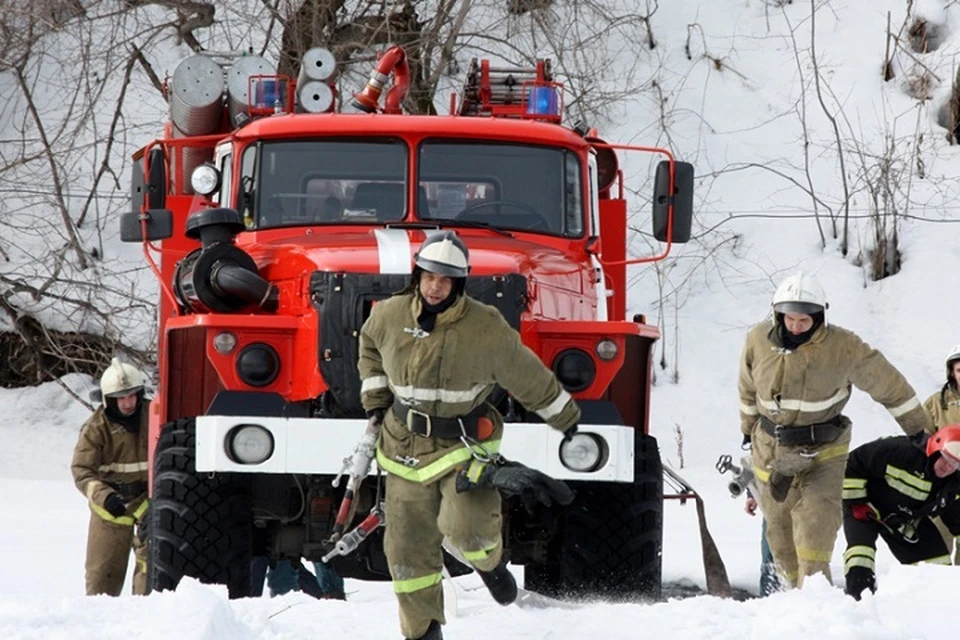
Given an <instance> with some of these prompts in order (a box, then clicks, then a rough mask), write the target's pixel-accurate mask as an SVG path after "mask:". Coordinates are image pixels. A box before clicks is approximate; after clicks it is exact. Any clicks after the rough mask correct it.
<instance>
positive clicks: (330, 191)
mask: <svg viewBox="0 0 960 640" xmlns="http://www.w3.org/2000/svg"><path fill="white" fill-rule="evenodd" d="M242 171H243V180H242V183H243V184H242V188H243V189H249V188H250V185H257V186H256V189H255V193H253V194H251V193H247V194H246V195H245V197H244V201H245V202H250V201H253V202H255V203H256V215H255V216H254V219H255V220H256V223H255V226H256V227H257V228H261V229H262V228H272V227H286V226H295V225H314V224H344V223H361V224H377V223H381V222H392V221H398V220H402V219H403V217H404V214H405V208H406V190H407V187H406V184H407V183H406V175H407V146H406V145H405V144H404V143H403V141H402V140H363V141H358V140H350V141H346V140H323V141H318V140H309V141H292V142H265V143H263V144H261V145H259V149H256V150H255V149H254V148H248V149H247V151H246V153H245V154H244V163H243V169H242ZM246 217H248V218H249V216H246Z"/></svg>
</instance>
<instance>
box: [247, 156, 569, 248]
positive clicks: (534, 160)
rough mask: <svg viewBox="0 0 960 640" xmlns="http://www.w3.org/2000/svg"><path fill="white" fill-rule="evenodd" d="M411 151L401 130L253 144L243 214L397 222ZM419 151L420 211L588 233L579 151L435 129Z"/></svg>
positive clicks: (255, 219)
mask: <svg viewBox="0 0 960 640" xmlns="http://www.w3.org/2000/svg"><path fill="white" fill-rule="evenodd" d="M408 155H409V153H408V147H407V145H406V143H404V141H402V140H400V139H364V140H356V139H353V140H345V139H332V140H298V141H277V142H274V141H267V142H263V143H261V144H259V145H256V146H252V147H248V148H247V149H246V150H245V152H244V154H243V162H242V164H241V174H242V175H241V184H240V185H239V188H240V189H241V191H242V194H241V199H240V202H241V208H243V209H244V212H243V213H244V219H245V220H247V221H248V226H250V227H256V228H260V229H264V228H274V227H287V226H298V225H318V224H351V223H355V224H366V225H371V224H383V223H387V222H398V221H400V220H403V219H404V218H405V217H406V214H407V211H406V204H407V193H408V186H407V185H408V181H407V172H408V166H409V162H408ZM417 158H418V178H417V185H418V197H417V200H416V206H415V212H416V215H417V218H419V219H420V220H424V221H436V222H438V223H439V224H443V221H449V222H450V223H451V224H456V223H461V224H464V225H466V224H478V223H479V224H482V225H489V226H491V227H495V228H498V229H505V230H510V231H527V232H533V233H544V234H550V235H557V236H567V237H580V236H582V235H583V228H584V205H583V189H582V186H581V185H582V181H583V177H582V176H583V173H582V171H581V164H580V160H579V159H578V157H577V155H576V154H575V153H573V152H570V151H567V150H565V149H560V148H555V147H539V146H532V145H522V144H503V143H490V142H483V141H476V142H473V141H470V142H464V141H462V140H457V141H452V140H438V139H431V140H426V141H424V142H422V143H421V144H420V146H419V149H418V151H417ZM251 205H253V206H251ZM251 209H252V210H251Z"/></svg>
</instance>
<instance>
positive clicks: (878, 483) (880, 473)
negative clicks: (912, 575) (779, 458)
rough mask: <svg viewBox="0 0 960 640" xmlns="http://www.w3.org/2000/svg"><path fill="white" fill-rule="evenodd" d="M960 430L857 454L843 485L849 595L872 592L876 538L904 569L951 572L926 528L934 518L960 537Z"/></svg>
mask: <svg viewBox="0 0 960 640" xmlns="http://www.w3.org/2000/svg"><path fill="white" fill-rule="evenodd" d="M958 468H960V425H951V426H948V427H944V428H943V429H940V430H939V431H937V432H936V433H935V434H933V435H932V436H930V437H929V439H928V440H927V441H926V444H925V445H923V444H920V443H919V442H918V441H917V440H916V439H913V438H908V437H906V436H899V437H896V438H882V439H880V440H876V441H874V442H868V443H867V444H865V445H862V446H860V447H857V448H856V449H854V450H853V451H851V452H850V456H849V458H848V459H847V470H846V476H845V477H844V479H843V532H844V534H845V535H846V538H847V550H846V551H845V552H844V554H843V570H844V573H845V575H846V592H847V593H848V594H849V595H851V596H853V597H854V598H856V599H857V600H859V599H860V596H861V594H862V593H863V591H865V590H866V589H870V591H876V590H877V584H876V554H877V536H878V535H879V536H880V537H881V538H883V540H884V542H886V543H887V546H888V547H890V551H891V552H892V553H893V555H894V556H895V557H896V558H897V560H899V561H900V562H901V563H903V564H915V563H917V562H930V563H935V564H950V553H949V551H948V549H947V546H946V544H944V541H943V538H942V537H941V536H940V533H939V531H937V528H936V527H935V526H934V524H933V522H932V521H931V518H932V517H935V516H939V517H940V518H941V519H942V520H943V523H944V525H945V526H946V527H947V528H948V529H949V531H950V533H952V534H953V535H954V536H956V535H960V501H958V497H960V496H958V491H960V477H958V474H957V473H956V471H957V469H958Z"/></svg>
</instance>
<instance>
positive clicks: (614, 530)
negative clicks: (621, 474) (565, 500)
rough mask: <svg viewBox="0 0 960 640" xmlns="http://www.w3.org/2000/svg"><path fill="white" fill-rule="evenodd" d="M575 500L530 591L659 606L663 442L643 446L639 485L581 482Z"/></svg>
mask: <svg viewBox="0 0 960 640" xmlns="http://www.w3.org/2000/svg"><path fill="white" fill-rule="evenodd" d="M572 486H573V488H574V489H575V490H576V492H577V497H576V499H575V500H574V502H573V504H571V505H570V506H569V507H568V508H567V512H566V513H565V515H564V518H563V521H562V523H561V525H560V528H559V531H558V533H557V535H556V536H554V538H553V540H551V542H550V544H549V545H548V547H547V562H545V563H544V564H538V565H533V564H528V565H527V566H526V570H525V572H524V575H525V578H524V586H525V587H526V588H527V589H529V590H531V591H536V592H538V593H542V594H544V595H547V596H551V597H555V598H562V597H574V598H592V597H601V598H608V599H616V600H636V599H643V600H659V599H660V580H661V573H662V563H661V562H662V556H661V550H662V546H663V472H662V469H661V466H660V452H659V450H658V449H657V441H656V440H655V439H654V438H653V437H651V436H642V440H641V441H640V442H638V443H637V448H636V457H635V467H634V483H633V484H630V485H626V484H620V483H611V482H591V483H575V484H573V485H572Z"/></svg>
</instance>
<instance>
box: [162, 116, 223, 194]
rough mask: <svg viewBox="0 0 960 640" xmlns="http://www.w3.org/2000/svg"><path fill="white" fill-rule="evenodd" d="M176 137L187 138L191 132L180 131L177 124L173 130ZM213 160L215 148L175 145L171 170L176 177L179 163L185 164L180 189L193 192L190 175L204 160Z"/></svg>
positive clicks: (171, 155) (171, 157) (171, 156)
mask: <svg viewBox="0 0 960 640" xmlns="http://www.w3.org/2000/svg"><path fill="white" fill-rule="evenodd" d="M171 133H172V134H173V137H174V138H186V137H188V135H189V134H187V133H186V132H185V131H180V130H179V129H178V128H177V127H176V126H174V127H173V128H172V130H171ZM212 160H213V149H211V148H209V147H206V148H201V147H186V146H184V147H181V146H179V145H178V146H176V147H174V150H173V152H172V153H171V154H170V172H171V175H172V176H174V178H175V177H176V175H177V173H176V172H177V165H178V164H182V165H183V182H182V183H181V184H180V185H179V187H180V190H182V191H183V192H184V193H188V194H190V193H193V186H192V185H191V184H190V175H191V174H192V173H193V170H194V169H196V168H197V167H199V166H200V165H201V164H203V163H204V162H210V161H212Z"/></svg>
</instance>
